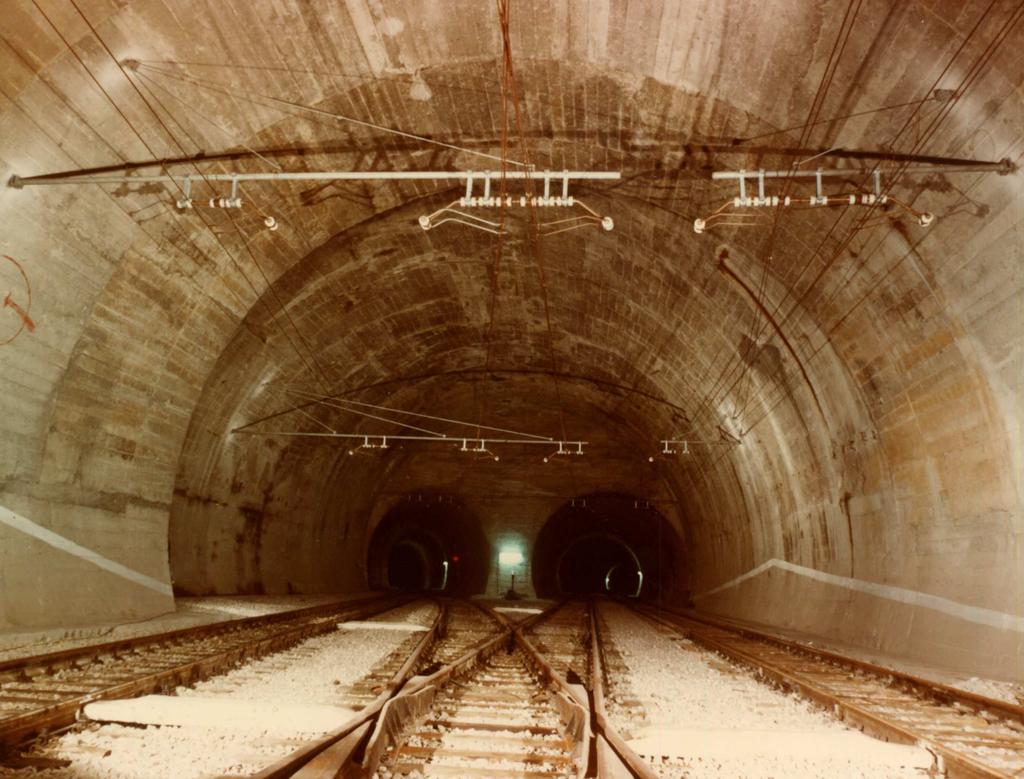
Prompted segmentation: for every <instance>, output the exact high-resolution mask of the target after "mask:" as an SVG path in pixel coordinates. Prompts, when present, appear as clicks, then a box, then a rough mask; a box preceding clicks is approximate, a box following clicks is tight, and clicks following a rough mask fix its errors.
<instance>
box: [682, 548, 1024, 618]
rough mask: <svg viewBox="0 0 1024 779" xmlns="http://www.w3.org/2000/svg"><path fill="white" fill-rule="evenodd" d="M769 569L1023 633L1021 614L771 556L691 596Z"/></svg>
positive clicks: (718, 589) (705, 594)
mask: <svg viewBox="0 0 1024 779" xmlns="http://www.w3.org/2000/svg"><path fill="white" fill-rule="evenodd" d="M772 568H779V569H781V570H783V571H789V572H790V573H795V574H797V575H798V576H806V577H807V578H809V579H816V580H817V581H819V582H825V583H826V584H833V585H835V586H836V587H845V588H846V589H848V590H856V591H857V592H864V593H867V594H868V595H874V596H876V597H879V598H888V599H889V600H894V601H898V602H900V603H906V604H909V605H911V606H920V607H921V608H925V609H932V610H933V611H940V612H942V613H943V614H949V615H950V616H951V617H956V618H957V619H962V620H966V621H967V622H974V623H976V624H978V625H988V626H989V627H993V628H999V629H1000V630H1010V631H1013V632H1015V633H1024V617H1018V616H1015V615H1013V614H1007V613H1005V612H1002V611H993V610H992V609H983V608H980V607H978V606H969V605H967V604H966V603H958V602H957V601H955V600H949V599H948V598H940V597H939V596H938V595H929V594H928V593H926V592H919V591H917V590H908V589H905V588H903V587H894V586H892V585H891V584H878V583H877V582H867V581H864V580H863V579H851V578H850V577H848V576H837V575H836V574H833V573H825V572H824V571H819V570H817V569H815V568H806V567H804V566H802V565H797V564H796V563H791V562H788V561H786V560H778V559H772V560H768V561H767V562H765V563H761V564H760V565H759V566H757V567H756V568H754V569H752V570H750V571H747V572H746V573H745V574H742V575H740V576H737V577H736V578H735V579H730V580H729V581H727V582H726V583H725V584H720V585H719V586H717V587H715V588H713V589H710V590H707V591H705V592H702V593H700V594H699V595H694V596H693V599H694V600H699V599H700V598H707V597H709V596H711V595H715V594H716V593H719V592H721V591H722V590H728V589H730V588H732V587H735V586H736V585H738V584H741V583H742V582H745V581H746V580H747V579H751V578H753V577H755V576H760V575H761V574H762V573H764V572H766V571H768V570H770V569H772Z"/></svg>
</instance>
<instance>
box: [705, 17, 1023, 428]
mask: <svg viewBox="0 0 1024 779" xmlns="http://www.w3.org/2000/svg"><path fill="white" fill-rule="evenodd" d="M996 2H998V0H992V2H991V3H990V5H989V6H988V7H987V8H986V9H985V11H984V12H983V13H982V14H981V16H979V18H978V20H977V21H976V23H975V25H974V26H973V27H972V29H971V30H970V32H969V33H968V35H967V36H966V37H965V38H964V40H963V41H962V42H961V44H960V46H959V47H958V48H957V50H956V52H954V54H953V55H952V57H951V58H950V59H949V61H948V62H947V64H946V66H945V67H944V68H943V70H942V72H941V73H940V74H939V76H938V77H937V78H936V80H935V82H934V84H933V85H932V87H931V88H930V90H929V94H931V93H932V92H934V91H935V89H936V88H938V86H939V85H940V84H941V82H942V80H943V78H944V77H945V75H946V74H947V73H948V72H949V70H950V69H951V68H952V66H953V64H954V62H955V61H956V60H957V58H958V57H959V55H960V53H961V52H962V51H963V50H964V49H965V48H966V46H967V45H968V43H969V41H970V40H971V38H972V37H973V36H974V34H975V33H976V32H977V30H978V29H979V28H980V26H981V24H982V23H983V21H984V20H985V19H986V18H987V17H988V14H989V13H990V12H991V10H992V8H993V7H994V5H995V4H996ZM1017 11H1019V8H1018V9H1017ZM1017 11H1014V12H1011V15H1010V22H1012V24H1008V25H1005V26H1004V27H1003V28H1002V33H1001V34H1002V38H1001V39H1000V37H999V35H997V36H996V40H999V41H1000V42H1001V40H1004V39H1005V36H1006V35H1008V34H1009V31H1010V29H1012V26H1013V24H1015V23H1016V20H1017V18H1019V17H1015V16H1014V14H1016V13H1017ZM991 51H992V42H990V44H989V46H988V47H986V50H985V51H984V52H983V53H982V55H980V56H979V58H978V59H977V60H976V61H975V63H974V64H973V65H972V66H971V68H970V69H969V73H968V75H967V76H965V78H964V80H963V81H961V85H960V86H959V87H958V88H957V89H956V90H953V96H952V97H951V98H950V99H948V100H947V101H946V102H945V103H944V104H943V107H942V110H940V112H939V114H938V115H937V116H936V117H935V118H934V119H933V121H932V123H931V125H929V128H930V132H928V131H926V133H925V137H922V138H920V139H919V140H918V142H916V143H915V144H914V146H913V148H912V150H911V152H910V153H911V154H915V153H917V152H918V151H919V150H920V149H922V148H924V145H925V144H926V143H927V141H928V140H929V139H930V137H931V136H932V135H934V132H935V131H936V130H937V128H938V126H939V124H941V122H942V121H943V120H944V119H945V117H947V116H948V115H949V113H950V112H951V111H952V109H953V108H954V107H955V105H956V102H957V101H958V100H959V99H960V97H961V96H962V94H963V91H964V88H965V85H967V86H969V84H970V83H971V82H972V81H973V78H974V76H976V74H977V72H980V71H979V70H976V68H977V67H978V65H979V63H982V67H983V63H984V61H986V58H987V57H990V56H991ZM924 102H925V101H922V103H921V105H919V106H918V107H917V108H916V109H915V111H914V113H912V114H911V116H909V117H907V119H906V120H905V121H904V124H903V126H902V127H901V128H900V129H899V131H897V133H896V134H895V136H894V138H893V139H892V141H891V142H890V143H889V144H888V146H889V147H890V148H894V147H895V143H896V142H897V141H898V140H899V138H900V137H902V135H903V134H904V133H905V132H906V131H907V130H908V128H909V127H910V126H911V125H912V123H913V121H914V120H915V117H916V115H917V113H918V111H920V109H921V106H922V105H924ZM908 165H909V162H908V163H904V164H903V165H902V166H900V167H902V169H903V170H905V169H906V168H907V167H908ZM878 167H879V166H878V164H877V163H876V165H875V167H874V168H873V169H872V172H873V171H874V170H876V169H877V168H878ZM899 175H900V174H899V172H897V173H896V175H894V176H892V177H891V180H890V183H889V184H888V186H887V187H886V189H885V193H886V194H887V193H888V192H889V191H890V190H891V188H892V186H893V182H895V180H896V179H898V177H899ZM876 207H877V206H872V207H870V208H869V209H866V211H865V213H864V215H863V216H862V217H861V219H860V220H859V221H855V223H854V225H853V226H852V227H851V229H850V230H849V231H848V233H847V235H846V238H845V240H843V241H841V242H840V244H839V245H838V247H837V248H836V250H835V251H834V252H833V253H832V256H831V258H830V259H829V260H828V261H826V262H825V263H824V264H823V267H822V268H821V269H820V270H819V272H818V274H817V275H816V276H815V278H814V279H813V280H812V281H811V283H810V284H809V285H808V286H807V288H806V289H805V290H804V292H803V293H802V294H801V295H800V297H799V299H798V300H797V301H796V302H795V303H794V304H793V306H792V307H791V308H790V310H789V312H788V313H787V314H786V316H785V317H783V320H782V323H785V322H786V321H787V320H788V319H789V317H790V316H791V315H792V314H793V313H794V312H795V311H796V310H797V309H798V308H799V307H800V306H801V305H802V303H803V301H804V300H805V299H806V297H807V295H808V294H809V293H810V291H811V290H812V289H813V288H814V287H815V286H816V284H817V283H818V281H820V280H821V278H823V277H824V275H825V273H826V272H827V271H828V269H829V268H830V267H831V266H832V264H833V263H834V262H835V260H836V259H837V258H838V257H839V256H840V254H841V253H842V251H843V250H844V248H845V246H847V245H848V244H849V242H850V241H851V240H852V239H853V237H854V236H855V235H856V233H857V231H858V230H859V229H862V228H863V226H864V225H865V224H867V221H868V219H869V218H870V216H871V212H872V211H873V210H874V209H875V208H876ZM844 216H845V213H840V214H839V215H838V216H837V218H836V220H835V221H834V222H833V224H832V226H831V227H830V229H829V231H828V232H827V233H826V234H825V235H824V236H823V237H822V239H821V241H820V242H819V248H818V249H816V250H815V252H812V253H811V254H810V255H809V257H808V260H807V262H806V263H805V265H804V268H803V269H802V270H801V272H800V275H799V276H798V278H797V280H796V282H794V283H793V284H792V285H789V286H788V287H787V289H786V290H785V292H784V295H783V298H782V299H781V300H780V301H779V303H778V304H777V305H776V306H775V310H774V311H773V314H772V315H773V317H774V315H775V314H777V313H778V311H779V309H780V308H781V307H782V305H784V304H785V303H786V301H787V300H788V298H789V297H790V296H792V295H793V294H794V292H793V290H795V289H796V286H797V284H799V280H800V278H802V276H803V274H804V273H805V272H806V270H807V269H808V268H809V267H810V265H811V263H812V262H813V261H814V260H815V259H816V258H817V257H818V256H819V254H820V252H821V249H822V248H823V247H824V245H825V243H826V242H827V241H828V239H829V238H830V237H831V235H832V233H833V232H834V231H835V229H836V227H837V226H838V225H839V223H840V222H841V221H842V219H843V217H844ZM848 278H849V277H848ZM847 280H848V279H847ZM782 323H780V326H781V324H782ZM758 337H760V333H758ZM764 346H765V345H764V344H762V345H760V346H759V347H758V350H757V355H758V356H759V355H760V353H761V351H763V349H764ZM754 359H755V360H756V359H757V357H755V358H754ZM732 386H735V382H733V384H732V385H730V387H729V388H727V389H726V390H725V392H726V394H727V393H728V392H729V391H731V387H732ZM747 400H748V402H746V403H744V406H743V408H746V406H747V405H748V404H749V400H750V398H749V397H748V399H747Z"/></svg>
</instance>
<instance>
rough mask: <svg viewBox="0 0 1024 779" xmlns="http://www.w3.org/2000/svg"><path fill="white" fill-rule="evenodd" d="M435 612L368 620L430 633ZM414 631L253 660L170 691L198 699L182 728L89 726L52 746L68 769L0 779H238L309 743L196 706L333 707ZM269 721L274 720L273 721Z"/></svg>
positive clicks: (368, 632) (357, 637) (367, 633)
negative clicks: (208, 701) (229, 724)
mask: <svg viewBox="0 0 1024 779" xmlns="http://www.w3.org/2000/svg"><path fill="white" fill-rule="evenodd" d="M436 613H437V607H436V606H434V605H432V604H424V603H422V602H420V603H418V604H409V605H406V606H402V607H399V608H397V609H392V610H391V611H388V612H386V613H384V614H381V615H379V616H377V617H374V618H372V620H371V621H376V622H395V623H408V624H412V625H418V626H424V627H425V626H429V625H430V624H431V622H432V621H433V619H434V617H435V615H436ZM421 635H422V633H421V632H419V631H409V630H374V629H358V628H353V629H344V630H337V631H334V632H332V633H328V634H325V635H322V636H316V637H314V638H311V639H308V640H306V641H304V642H302V643H301V644H299V645H297V646H295V647H293V648H291V649H288V650H285V651H283V652H278V653H276V654H273V655H269V656H267V657H264V658H261V659H259V660H255V661H253V662H251V663H248V664H246V665H244V666H240V667H239V668H237V669H235V670H233V671H230V672H229V673H227V674H223V675H220V676H216V677H213V678H211V679H208V680H206V681H204V682H200V683H198V684H197V685H195V686H194V687H192V688H183V687H180V688H178V689H177V691H176V693H177V695H178V696H179V697H181V698H185V699H195V700H196V702H197V707H198V710H197V714H196V718H195V721H194V722H193V723H192V725H191V726H189V727H146V728H139V727H130V726H124V725H115V724H96V725H90V726H88V727H87V728H86V729H84V730H79V731H74V732H71V733H68V734H66V735H64V736H61V737H59V738H57V739H55V740H54V741H53V742H51V744H50V745H49V747H48V748H47V749H46V750H45V755H46V756H47V757H53V758H58V759H60V758H63V759H69V760H71V761H72V765H71V766H70V767H68V768H60V769H47V770H43V771H34V770H21V771H17V770H12V769H4V768H0V777H3V778H4V779H7V777H18V779H29V777H31V778H32V779H81V777H89V779H155V777H175V779H201V778H205V777H219V776H225V775H227V776H245V775H249V774H253V773H256V772H257V771H259V770H261V769H262V768H264V767H266V766H267V765H269V764H271V763H273V762H275V761H276V760H278V759H280V758H282V757H284V756H285V755H288V754H289V753H291V752H292V751H294V750H295V749H296V748H297V747H298V746H300V745H301V744H302V743H303V742H304V741H305V740H308V739H309V738H310V734H309V733H308V732H305V731H304V730H303V729H302V727H301V723H296V725H300V727H296V728H295V730H294V732H293V733H289V732H288V731H287V729H282V727H281V722H280V721H270V720H268V721H267V722H265V723H260V722H258V721H256V722H254V723H253V724H252V725H251V727H248V728H239V727H238V726H237V725H238V723H235V727H233V728H226V727H218V725H219V724H221V723H219V722H218V720H217V718H216V716H215V715H211V716H205V715H204V714H203V713H202V706H201V701H202V699H203V698H209V697H211V696H216V697H217V698H218V699H222V700H232V701H248V702H251V703H252V705H253V707H254V708H255V707H258V706H267V705H268V704H271V705H273V704H276V705H282V704H323V705H336V704H337V702H338V700H339V699H341V698H343V697H344V693H345V691H346V689H347V688H349V686H350V685H351V684H352V683H354V682H356V681H358V680H359V679H361V678H362V677H364V676H366V675H367V674H368V673H370V672H371V670H372V669H373V668H374V666H376V665H377V664H378V663H380V662H382V661H383V660H385V659H386V658H387V657H388V655H389V654H390V653H391V652H393V651H395V650H396V649H398V648H399V647H400V646H401V645H402V643H403V642H405V641H415V640H418V639H419V637H420V636H421ZM271 716H272V715H271ZM341 724H342V722H339V723H338V725H341Z"/></svg>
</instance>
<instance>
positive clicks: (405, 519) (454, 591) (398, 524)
mask: <svg viewBox="0 0 1024 779" xmlns="http://www.w3.org/2000/svg"><path fill="white" fill-rule="evenodd" d="M489 559H490V546H489V544H488V543H487V539H486V538H485V536H484V534H483V532H482V531H481V529H480V523H479V520H478V519H477V518H476V516H475V515H474V514H473V513H472V512H471V511H469V510H468V509H467V508H466V507H465V506H463V505H462V504H461V503H460V502H459V501H458V500H457V499H455V498H453V497H451V496H448V495H408V496H406V497H404V498H402V499H401V500H399V501H398V502H397V503H396V504H395V505H394V506H392V507H391V509H390V510H388V512H387V513H386V514H385V515H384V517H383V518H382V519H381V521H380V523H379V524H378V525H377V527H376V529H375V530H374V531H373V535H372V537H371V539H370V545H369V549H368V551H367V580H368V584H369V586H370V587H371V588H372V589H400V590H406V591H414V590H438V591H444V592H445V594H447V595H452V596H468V595H475V594H476V593H479V592H483V591H484V589H485V588H486V586H487V572H488V561H489Z"/></svg>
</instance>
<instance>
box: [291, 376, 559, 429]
mask: <svg viewBox="0 0 1024 779" xmlns="http://www.w3.org/2000/svg"><path fill="white" fill-rule="evenodd" d="M284 391H285V392H290V393H291V394H293V395H302V396H306V397H308V398H309V399H310V400H325V401H335V402H337V403H343V404H348V405H353V406H361V407H364V408H371V409H375V410H377V411H383V412H387V413H389V414H400V415H405V416H410V417H415V418H417V419H426V420H431V421H434V422H444V423H447V424H453V425H460V426H464V427H473V428H477V429H479V430H490V431H491V432H497V433H507V434H510V435H518V436H523V437H524V438H536V439H537V440H539V441H554V440H555V439H554V438H552V437H551V436H543V435H536V434H534V433H526V432H524V431H522V430H512V429H510V428H504V427H495V426H493V425H482V424H480V423H479V422H468V421H465V420H460V419H452V418H451V417H441V416H437V415H434V414H424V413H422V412H419V411H407V410H405V409H396V408H392V407H390V406H381V405H379V404H376V403H366V402H364V401H358V400H350V399H348V398H340V397H338V396H336V395H332V396H320V395H315V393H311V392H309V391H308V390H303V389H297V388H293V387H285V388H284Z"/></svg>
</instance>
